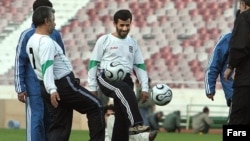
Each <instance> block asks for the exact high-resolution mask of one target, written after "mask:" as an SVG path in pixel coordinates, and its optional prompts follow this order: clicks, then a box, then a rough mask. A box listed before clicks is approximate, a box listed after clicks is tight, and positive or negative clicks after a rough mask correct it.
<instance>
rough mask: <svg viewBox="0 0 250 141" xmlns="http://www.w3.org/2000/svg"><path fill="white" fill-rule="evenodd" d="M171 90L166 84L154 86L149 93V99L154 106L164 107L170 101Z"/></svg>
mask: <svg viewBox="0 0 250 141" xmlns="http://www.w3.org/2000/svg"><path fill="white" fill-rule="evenodd" d="M172 97H173V95H172V90H171V88H170V87H169V86H168V85H166V84H156V85H155V86H154V87H153V88H152V91H151V98H152V99H153V101H154V102H155V104H156V105H159V106H164V105H167V104H168V103H170V101H171V100H172Z"/></svg>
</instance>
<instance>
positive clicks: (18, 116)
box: [0, 86, 228, 129]
mask: <svg viewBox="0 0 250 141" xmlns="http://www.w3.org/2000/svg"><path fill="white" fill-rule="evenodd" d="M0 90H1V94H0V128H3V127H4V128H7V123H8V121H9V120H18V121H19V122H20V124H21V128H25V104H23V103H21V102H19V101H18V100H17V97H16V93H15V91H14V88H13V86H0ZM172 91H173V99H172V101H171V102H170V103H169V104H168V105H166V106H156V111H159V110H161V111H163V112H164V113H166V114H167V113H169V112H172V111H174V110H180V111H181V115H182V116H188V115H190V116H192V115H193V114H195V113H196V112H199V111H201V110H202V108H203V106H208V107H209V108H210V115H211V116H227V114H228V107H226V102H225V98H224V93H223V91H222V90H217V92H216V95H215V98H214V101H211V100H210V99H208V98H207V97H206V96H205V94H204V90H203V89H172ZM189 105H194V106H190V107H189V108H188V106H189ZM72 128H73V129H88V126H87V119H86V116H85V115H81V114H79V113H77V112H74V119H73V127H72Z"/></svg>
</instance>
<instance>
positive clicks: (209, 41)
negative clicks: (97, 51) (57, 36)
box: [0, 0, 234, 88]
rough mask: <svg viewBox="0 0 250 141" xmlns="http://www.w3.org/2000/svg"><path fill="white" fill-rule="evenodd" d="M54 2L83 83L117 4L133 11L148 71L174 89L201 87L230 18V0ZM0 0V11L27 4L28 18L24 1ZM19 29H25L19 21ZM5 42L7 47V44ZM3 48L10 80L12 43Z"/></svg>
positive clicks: (110, 28)
mask: <svg viewBox="0 0 250 141" xmlns="http://www.w3.org/2000/svg"><path fill="white" fill-rule="evenodd" d="M52 2H53V3H54V7H55V9H56V11H57V12H56V16H57V17H56V19H57V23H59V24H57V28H58V29H60V30H61V33H62V37H63V40H64V43H65V46H66V52H67V56H68V57H69V58H70V60H71V61H72V63H73V65H74V66H75V67H74V68H75V71H76V74H77V76H78V77H80V78H81V79H82V80H83V83H84V82H85V81H86V76H87V71H86V69H87V62H88V59H89V57H90V54H91V50H92V48H93V45H94V43H95V41H96V39H97V38H98V37H99V36H100V35H102V34H105V33H109V32H112V31H114V28H113V25H112V15H113V13H114V12H115V11H116V10H117V9H118V8H129V9H131V11H132V12H133V14H134V21H133V25H132V26H133V27H132V30H131V35H132V36H133V37H135V38H136V39H137V40H138V42H139V44H140V45H141V48H142V51H143V53H144V56H145V59H146V64H147V67H148V70H149V74H150V75H151V76H154V78H155V79H156V80H159V81H163V80H165V81H167V82H168V83H169V84H170V85H171V86H172V87H174V88H179V87H191V88H200V87H203V86H202V85H201V82H203V78H204V69H205V68H206V65H207V61H208V58H209V54H210V53H211V51H212V48H213V46H214V44H215V42H216V40H217V39H218V38H219V36H220V34H222V33H225V32H227V31H230V29H231V28H232V25H233V20H234V15H233V12H234V1H233V0H228V1H225V0H220V1H215V0H211V1H204V0H106V1H102V0H91V1H84V0H77V1H76V2H75V3H74V4H72V2H69V1H67V0H62V1H60V2H58V1H56V0H52ZM84 2H85V3H84ZM0 4H1V5H2V6H4V9H1V10H0V12H1V13H6V14H8V12H6V11H11V12H13V14H11V15H14V13H20V12H16V11H17V9H20V7H22V6H23V5H24V4H25V5H26V7H25V8H24V9H23V11H26V12H24V13H23V15H22V16H20V17H19V18H20V20H19V22H21V23H25V21H28V20H30V19H27V20H25V18H24V17H27V16H28V15H30V14H31V10H30V9H31V4H30V2H28V0H7V1H4V2H2V1H1V3H0ZM27 9H28V10H27ZM72 9H74V10H72ZM70 10H71V11H70ZM211 13H212V14H211ZM220 13H222V14H220ZM5 16H6V15H5ZM7 17H8V16H7ZM22 17H23V18H22ZM6 19H7V20H4V22H1V26H0V27H2V28H0V31H1V29H3V27H8V26H7V25H8V23H10V22H15V20H13V19H11V18H6ZM6 21H7V22H6ZM29 24H30V23H29ZM222 24H223V26H220V25H222ZM26 25H27V24H26ZM18 29H24V28H23V26H19V27H18ZM11 33H12V34H14V33H13V32H11ZM19 33H20V32H19ZM8 37H12V36H10V35H9V36H8ZM13 38H14V37H13ZM15 39H16V38H15ZM5 40H6V39H5ZM16 40H17V39H16ZM2 42H4V40H3V41H2ZM3 45H5V46H6V43H5V44H3ZM8 45H9V44H8ZM13 46H14V47H15V45H13ZM1 52H2V53H1V54H0V56H1V57H0V62H1V64H2V65H1V66H4V69H1V70H2V71H1V72H0V74H1V77H0V78H1V79H7V80H8V79H10V78H9V77H4V76H7V75H6V74H8V75H10V76H13V74H12V73H13V70H12V69H13V65H12V64H10V63H4V62H6V61H7V62H13V59H11V58H13V53H14V52H13V48H12V52H11V53H9V49H3V48H1ZM10 54H12V55H10ZM6 56H7V57H6ZM166 70H167V73H166ZM177 71H178V72H179V73H176V72H177ZM7 82H8V81H7ZM9 82H11V81H9ZM9 82H8V83H7V84H9ZM177 82H178V83H177Z"/></svg>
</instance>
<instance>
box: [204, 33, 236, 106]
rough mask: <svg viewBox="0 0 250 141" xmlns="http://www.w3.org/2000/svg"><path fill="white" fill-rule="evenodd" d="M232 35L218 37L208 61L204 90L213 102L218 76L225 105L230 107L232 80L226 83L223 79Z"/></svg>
mask: <svg viewBox="0 0 250 141" xmlns="http://www.w3.org/2000/svg"><path fill="white" fill-rule="evenodd" d="M231 35H232V33H227V34H224V35H222V36H221V37H220V39H219V41H218V43H217V44H216V45H215V48H214V50H213V53H212V54H211V58H210V60H209V64H208V68H207V70H206V74H205V90H206V95H207V97H208V98H210V99H212V100H214V95H215V88H216V81H217V78H218V76H220V81H221V84H222V87H223V90H224V93H225V98H226V101H227V105H228V106H230V103H231V98H232V95H233V87H232V85H233V80H232V79H230V80H229V81H226V80H225V79H224V71H225V70H226V67H227V62H228V49H229V41H230V39H231Z"/></svg>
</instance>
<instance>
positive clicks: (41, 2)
mask: <svg viewBox="0 0 250 141" xmlns="http://www.w3.org/2000/svg"><path fill="white" fill-rule="evenodd" d="M40 6H48V7H51V8H53V4H52V3H51V2H50V1H49V0H35V2H34V3H33V11H35V10H36V9H37V8H38V7H40Z"/></svg>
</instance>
